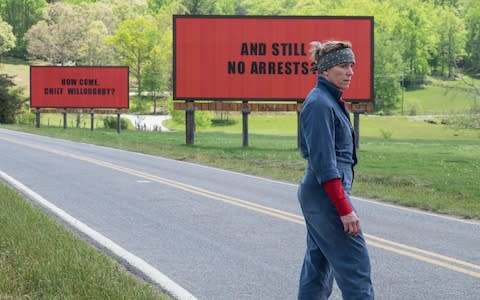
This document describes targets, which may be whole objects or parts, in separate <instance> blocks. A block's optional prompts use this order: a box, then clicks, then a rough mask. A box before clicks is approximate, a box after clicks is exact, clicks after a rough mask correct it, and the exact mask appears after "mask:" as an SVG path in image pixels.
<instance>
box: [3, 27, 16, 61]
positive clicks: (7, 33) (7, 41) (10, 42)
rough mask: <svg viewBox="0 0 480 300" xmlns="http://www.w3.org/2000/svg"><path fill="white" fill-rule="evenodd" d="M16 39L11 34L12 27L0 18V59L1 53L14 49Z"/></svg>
mask: <svg viewBox="0 0 480 300" xmlns="http://www.w3.org/2000/svg"><path fill="white" fill-rule="evenodd" d="M15 41H16V38H15V36H14V35H13V32H12V26H10V25H9V24H8V23H7V22H4V21H3V20H2V18H0V58H1V56H2V54H3V53H5V52H7V51H10V49H12V48H13V47H15Z"/></svg>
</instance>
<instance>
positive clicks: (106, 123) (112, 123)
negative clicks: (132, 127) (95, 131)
mask: <svg viewBox="0 0 480 300" xmlns="http://www.w3.org/2000/svg"><path fill="white" fill-rule="evenodd" d="M103 127H105V128H109V129H117V117H114V116H108V117H106V118H104V119H103ZM120 129H122V130H124V129H128V120H127V119H124V118H120Z"/></svg>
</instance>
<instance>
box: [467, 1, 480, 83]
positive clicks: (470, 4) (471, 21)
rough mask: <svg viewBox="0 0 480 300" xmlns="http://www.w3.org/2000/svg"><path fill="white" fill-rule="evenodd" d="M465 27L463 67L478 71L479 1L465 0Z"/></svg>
mask: <svg viewBox="0 0 480 300" xmlns="http://www.w3.org/2000/svg"><path fill="white" fill-rule="evenodd" d="M465 2H466V3H465V6H464V7H463V10H464V11H465V27H466V29H467V42H466V50H467V57H466V61H465V68H466V69H467V71H469V72H472V73H474V74H475V73H480V3H479V2H478V1H476V0H466V1H465Z"/></svg>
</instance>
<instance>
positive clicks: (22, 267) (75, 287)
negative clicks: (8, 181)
mask: <svg viewBox="0 0 480 300" xmlns="http://www.w3.org/2000/svg"><path fill="white" fill-rule="evenodd" d="M0 207H1V208H2V209H1V210H0V224H1V231H0V299H152V300H153V299H158V300H159V299H165V300H166V299H171V298H169V297H167V296H165V295H163V294H161V293H160V292H159V291H158V290H156V289H154V288H152V287H151V286H150V285H148V284H146V283H145V282H142V281H139V280H138V279H137V278H136V277H134V276H132V275H129V274H128V273H127V272H125V270H124V268H123V267H122V266H121V265H119V264H118V263H116V262H115V261H113V260H112V259H111V258H109V257H107V256H106V255H104V254H102V253H101V252H100V251H98V250H97V249H94V248H93V247H91V246H90V245H88V244H86V243H85V242H83V241H82V240H80V239H79V238H78V237H76V236H75V235H74V234H73V233H71V232H69V231H66V230H65V228H64V227H63V226H62V225H60V224H58V223H56V222H55V221H53V220H52V219H51V218H50V217H47V215H45V214H44V213H43V211H41V210H40V209H39V208H37V207H34V206H33V205H31V204H30V203H29V202H27V201H25V200H24V199H23V198H22V197H21V196H20V195H19V194H17V193H16V192H15V191H13V190H11V189H9V188H7V187H6V186H4V185H3V184H0Z"/></svg>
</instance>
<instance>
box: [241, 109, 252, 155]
mask: <svg viewBox="0 0 480 300" xmlns="http://www.w3.org/2000/svg"><path fill="white" fill-rule="evenodd" d="M243 103H244V107H243V109H242V146H243V147H244V148H247V147H248V115H249V114H250V109H249V108H248V101H243Z"/></svg>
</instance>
